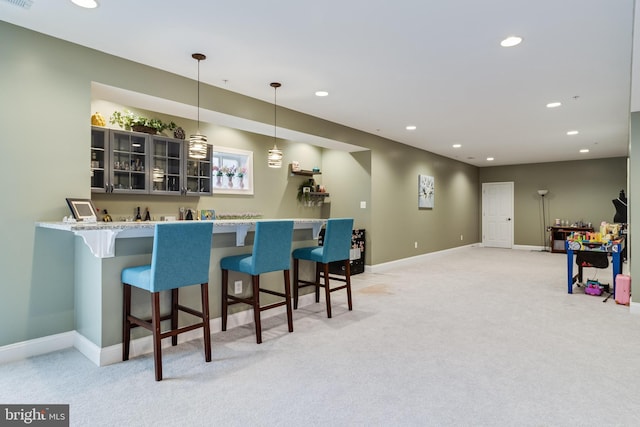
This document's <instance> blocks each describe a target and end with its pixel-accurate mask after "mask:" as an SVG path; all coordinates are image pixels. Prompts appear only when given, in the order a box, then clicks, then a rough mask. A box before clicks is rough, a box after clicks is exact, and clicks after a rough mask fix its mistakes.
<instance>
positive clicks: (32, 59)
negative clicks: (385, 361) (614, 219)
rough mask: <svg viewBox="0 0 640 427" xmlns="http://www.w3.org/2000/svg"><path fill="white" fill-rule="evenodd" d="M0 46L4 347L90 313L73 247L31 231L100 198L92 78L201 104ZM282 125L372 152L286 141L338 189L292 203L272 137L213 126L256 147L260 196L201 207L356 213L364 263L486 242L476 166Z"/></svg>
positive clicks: (156, 206) (205, 96)
mask: <svg viewBox="0 0 640 427" xmlns="http://www.w3.org/2000/svg"><path fill="white" fill-rule="evenodd" d="M0 40H2V41H3V43H0V58H2V61H0V75H2V79H0V93H2V105H1V108H2V111H1V113H2V114H0V125H1V127H0V128H1V129H2V149H3V160H4V163H3V166H4V167H3V168H0V171H1V172H0V178H2V182H3V184H4V185H3V186H2V197H3V203H2V205H1V206H0V213H1V215H0V218H2V221H0V227H1V235H2V237H3V239H2V243H1V245H2V252H1V255H0V268H1V269H2V271H3V274H4V276H3V280H2V290H3V298H2V299H0V323H1V324H3V325H12V327H11V328H7V327H5V328H2V329H1V330H0V346H3V345H7V344H12V343H17V342H21V341H25V340H29V339H34V338H38V337H43V336H47V335H51V334H55V333H60V332H67V331H71V330H74V329H75V327H76V325H75V322H76V321H75V320H74V316H75V317H82V316H83V314H82V310H81V309H79V308H77V307H76V302H75V301H74V299H75V298H78V299H79V300H83V299H84V298H87V297H89V298H90V296H87V295H84V294H82V293H81V292H79V293H77V294H76V295H75V296H74V284H73V277H74V269H73V265H72V261H71V260H72V259H73V253H74V248H75V244H74V239H73V238H71V236H65V237H60V236H59V235H60V233H56V232H54V233H55V234H52V233H48V232H46V231H44V230H41V229H38V230H36V228H35V226H34V223H35V222H37V221H52V220H58V219H60V218H62V217H63V216H65V215H68V209H67V206H66V204H65V201H64V200H65V198H66V197H70V196H73V197H81V198H89V197H92V195H91V193H90V189H89V178H90V176H89V174H90V171H89V167H88V161H89V141H90V120H89V118H90V116H91V114H92V112H93V110H94V106H95V103H96V102H98V103H100V102H102V101H101V100H96V99H94V97H93V95H92V91H91V84H92V82H98V83H101V84H105V85H109V86H112V87H116V88H122V89H126V90H131V91H134V92H138V93H143V94H148V95H152V96H155V97H158V98H163V99H167V100H170V101H175V102H180V103H183V104H187V105H193V104H194V103H195V99H193V98H194V97H193V85H194V81H193V80H191V79H187V78H184V77H180V76H177V75H174V74H171V73H167V72H164V71H161V70H157V69H154V68H150V67H146V66H143V65H140V64H138V63H134V62H131V61H126V60H123V59H120V58H116V57H113V56H110V55H107V54H104V53H101V52H98V51H95V50H91V49H87V48H84V47H82V46H79V45H74V44H71V43H67V42H64V41H61V40H58V39H55V38H51V37H48V36H44V35H42V34H39V33H35V32H32V31H29V30H26V29H23V28H20V27H16V26H13V25H11V24H7V23H5V22H1V21H0ZM285 83H286V82H285ZM200 98H201V99H200V105H201V106H202V107H203V108H205V109H208V110H212V111H217V112H220V113H225V114H230V115H233V116H237V117H241V118H246V119H250V120H254V121H258V122H262V123H272V118H273V105H272V104H271V103H268V102H263V101H259V100H256V99H252V98H249V97H246V96H242V95H239V94H236V93H232V92H228V91H225V90H223V89H220V88H217V87H213V86H208V85H206V84H203V85H201V97H200ZM102 113H103V115H105V116H108V112H106V111H102ZM159 113H160V114H162V112H159ZM182 122H183V123H184V126H183V127H184V129H185V131H186V132H187V134H189V133H190V132H193V131H194V130H195V129H193V128H189V126H193V122H192V121H189V120H183V119H182ZM183 123H181V124H183ZM278 125H279V126H282V127H284V128H288V129H292V130H294V131H298V132H303V133H309V134H314V135H318V136H321V137H325V138H329V139H335V140H339V141H344V142H346V143H349V144H353V145H357V146H361V147H364V149H365V150H364V151H362V152H357V153H346V152H339V151H333V150H326V149H320V148H318V147H313V146H310V145H308V144H301V143H299V142H296V141H282V142H280V141H279V142H278V145H279V146H280V147H281V148H282V149H283V150H284V151H285V156H286V157H285V160H286V162H287V163H288V162H290V161H291V160H298V161H300V162H301V164H302V166H303V167H305V168H308V167H313V166H319V167H320V168H321V169H322V171H323V174H322V175H321V176H319V177H318V181H319V183H322V184H324V185H326V186H327V188H328V191H330V193H331V197H330V203H326V204H325V205H324V206H322V207H321V208H307V207H303V206H301V205H299V204H298V203H297V202H296V201H295V194H296V192H297V187H298V185H299V180H300V179H301V178H300V177H292V176H290V174H289V173H288V170H287V169H286V168H283V169H280V170H270V169H268V168H267V167H266V166H265V165H264V163H263V162H262V159H264V158H266V151H267V150H268V148H270V146H271V144H272V141H271V139H270V138H268V137H265V136H261V135H256V134H253V133H249V132H242V131H238V130H235V129H228V128H224V127H221V126H215V125H212V124H205V125H203V126H201V130H202V131H203V133H206V134H207V135H208V136H209V137H210V142H212V143H213V144H219V145H222V146H229V147H235V148H242V149H248V150H251V151H253V152H254V166H255V169H254V173H255V182H254V186H255V195H254V196H253V197H247V196H232V195H226V196H225V195H215V196H212V197H200V198H199V199H198V200H197V208H198V209H206V208H214V209H216V210H218V211H226V212H235V211H259V212H262V213H263V214H264V215H265V217H327V216H351V217H354V218H355V219H356V226H357V227H360V228H365V229H366V230H367V263H368V264H369V265H373V264H379V263H384V262H389V261H394V260H400V259H402V258H406V257H410V256H415V255H421V254H425V253H428V252H433V251H438V250H442V249H447V248H451V247H455V246H459V245H464V244H469V243H473V242H476V241H478V234H479V227H478V206H479V199H478V190H477V189H478V185H479V182H478V169H477V168H476V167H473V166H470V165H467V164H464V163H460V162H457V161H454V160H451V159H446V158H443V157H440V156H437V155H434V154H432V153H428V152H425V151H422V150H418V149H416V148H412V147H408V146H405V145H403V144H399V143H395V142H393V141H390V140H386V139H384V138H380V137H378V136H375V135H371V134H367V133H364V132H361V131H357V130H355V129H351V128H348V127H345V126H341V125H338V124H335V123H331V122H328V121H326V120H321V119H318V118H315V117H312V116H309V115H305V114H301V113H298V112H295V111H291V110H287V109H284V108H279V112H278ZM418 174H428V175H432V176H434V178H435V183H436V201H435V204H436V207H435V209H433V210H419V209H418V208H417V176H418ZM94 200H95V201H96V203H99V204H103V205H104V206H101V207H108V208H109V209H112V210H113V214H115V215H120V214H124V215H127V214H128V213H129V212H131V210H132V209H133V207H134V206H138V205H140V206H149V207H150V208H151V210H152V213H153V214H154V215H159V214H161V213H163V212H164V213H170V212H176V211H177V208H178V207H179V206H184V205H185V204H186V201H185V200H183V198H177V199H172V198H168V197H158V198H155V197H153V198H152V197H150V196H147V197H135V196H134V197H133V198H131V197H125V196H106V195H101V196H95V197H94ZM361 201H364V202H366V208H365V209H361V208H360V202H361ZM188 203H192V202H191V199H189V202H188ZM110 212H111V211H110ZM63 234H64V233H63ZM460 234H463V235H464V240H463V241H461V240H460V239H459V236H460ZM54 241H61V243H58V244H57V245H56V244H55V243H53V242H54ZM416 241H417V242H418V249H415V248H414V242H416ZM213 286H217V285H215V284H214V285H213Z"/></svg>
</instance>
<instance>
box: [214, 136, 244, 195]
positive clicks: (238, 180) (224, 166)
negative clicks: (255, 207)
mask: <svg viewBox="0 0 640 427" xmlns="http://www.w3.org/2000/svg"><path fill="white" fill-rule="evenodd" d="M211 178H212V181H211V182H212V185H213V193H214V194H216V193H217V194H244V195H253V151H247V150H239V149H236V148H225V147H219V146H217V145H216V146H215V147H214V149H213V156H212V159H211Z"/></svg>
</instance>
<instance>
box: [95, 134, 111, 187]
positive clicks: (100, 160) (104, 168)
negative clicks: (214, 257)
mask: <svg viewBox="0 0 640 427" xmlns="http://www.w3.org/2000/svg"><path fill="white" fill-rule="evenodd" d="M109 158H110V156H109V130H108V129H105V128H99V127H92V128H91V191H92V192H93V193H105V192H108V191H109V189H110V184H111V183H110V182H109V171H108V165H109V164H110V161H109Z"/></svg>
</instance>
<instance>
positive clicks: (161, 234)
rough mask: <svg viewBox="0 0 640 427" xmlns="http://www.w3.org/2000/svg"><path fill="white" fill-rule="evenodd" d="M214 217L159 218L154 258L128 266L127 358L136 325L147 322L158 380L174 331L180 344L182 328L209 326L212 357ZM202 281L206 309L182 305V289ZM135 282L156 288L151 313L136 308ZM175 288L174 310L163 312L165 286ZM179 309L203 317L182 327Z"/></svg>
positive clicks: (206, 338) (207, 351)
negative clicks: (165, 324)
mask: <svg viewBox="0 0 640 427" xmlns="http://www.w3.org/2000/svg"><path fill="white" fill-rule="evenodd" d="M212 236H213V223H211V222H191V221H189V222H184V221H181V222H179V223H178V222H174V223H163V224H156V225H155V231H154V238H153V253H152V255H151V264H150V265H142V266H139V267H130V268H125V269H123V270H122V284H123V285H124V286H123V288H124V299H123V333H122V360H129V345H130V339H131V328H133V327H136V326H142V327H143V328H145V329H148V330H150V331H151V332H152V333H153V356H154V359H153V360H154V365H155V371H156V381H160V380H162V339H164V338H167V337H171V344H172V345H174V346H175V345H177V344H178V334H181V333H183V332H187V331H191V330H194V329H197V328H203V334H204V355H205V360H206V361H207V362H210V361H211V332H210V328H209V291H208V283H209V262H210V259H211V240H212ZM195 284H200V295H201V298H202V311H196V310H194V309H192V308H189V307H185V306H183V305H180V303H179V302H178V289H179V288H182V287H184V286H189V285H195ZM131 286H135V287H136V288H140V289H144V290H146V291H149V292H151V319H150V320H148V319H147V320H144V319H141V318H139V317H136V316H133V315H132V314H131ZM166 290H171V313H170V314H168V315H165V316H162V315H161V314H160V292H161V291H166ZM178 311H183V312H185V313H189V314H191V315H193V316H196V317H199V318H200V321H199V322H198V323H196V324H193V325H190V326H185V327H182V328H178ZM169 319H170V320H171V329H170V330H167V331H165V332H162V331H161V324H160V322H161V321H162V320H169Z"/></svg>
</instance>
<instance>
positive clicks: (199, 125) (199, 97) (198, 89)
mask: <svg viewBox="0 0 640 427" xmlns="http://www.w3.org/2000/svg"><path fill="white" fill-rule="evenodd" d="M198 133H200V60H199V59H198Z"/></svg>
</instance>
